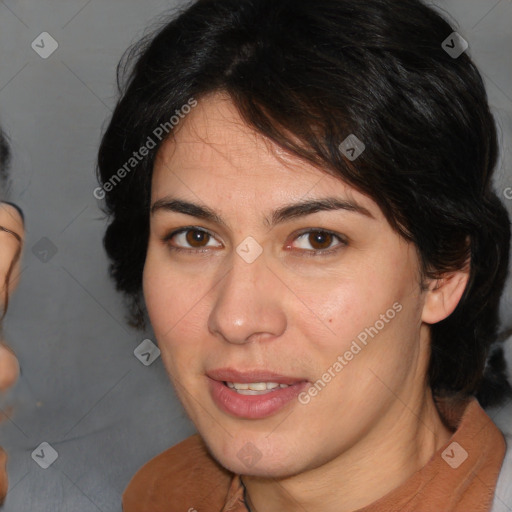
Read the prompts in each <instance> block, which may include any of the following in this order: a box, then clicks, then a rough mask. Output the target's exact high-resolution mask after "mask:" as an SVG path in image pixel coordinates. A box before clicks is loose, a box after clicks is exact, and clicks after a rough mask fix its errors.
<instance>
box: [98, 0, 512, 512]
mask: <svg viewBox="0 0 512 512" xmlns="http://www.w3.org/2000/svg"><path fill="white" fill-rule="evenodd" d="M457 53H458V55H456V54H457ZM128 57H129V59H128V62H125V65H124V66H123V65H122V66H121V67H120V70H122V69H124V70H128V71H129V75H128V79H127V80H125V82H124V86H123V87H122V89H121V98H120V101H119V103H118V105H117V107H116V109H115V111H114V113H113V116H112V119H111V120H110V124H109V126H108V128H107V130H106V132H105V134H104V137H103V140H102V144H101V148H100V151H99V175H100V181H101V187H99V189H98V193H100V194H101V195H102V196H104V197H105V201H106V209H107V212H108V213H109V214H110V215H111V219H110V224H109V226H108V229H107V232H106V235H105V240H104V241H105V247H106V249H107V252H108V254H109V256H110V258H111V261H112V265H111V274H112V276H113V278H114V279H115V281H116V283H117V286H118V289H119V290H121V291H123V292H125V293H126V294H127V295H128V296H129V297H130V298H131V300H132V302H131V304H132V323H133V324H134V325H137V326H142V325H143V324H144V320H145V312H146V309H147V314H148V317H149V320H150V322H151V325H152V328H153V330H154V332H155V336H156V339H157V340H158V344H159V347H160V350H161V354H162V358H163V361H164V364H165V366H166V369H167V371H168V374H169V377H170V379H171V380H172V382H173V384H174V385H175V389H176V392H177V394H178V397H179V398H180V400H181V402H182V404H183V406H184V408H185V410H186V411H187V413H188V415H189V417H190V418H191V420H192V421H193V422H194V424H195V426H196V427H197V430H198V434H197V435H195V436H192V437H190V438H188V439H186V440H185V441H183V442H182V443H180V444H179V445H177V446H176V447H174V448H171V449H169V450H167V451H166V452H164V453H163V454H161V455H159V456H158V457H156V458H155V459H153V460H152V461H150V462H149V463H148V464H146V465H145V466H144V467H143V468H142V469H141V470H140V471H139V472H138V473H137V475H135V477H134V478H133V480H132V481H131V482H130V484H129V486H128V487H127V489H126V490H125V493H124V495H123V507H124V511H125V512H135V511H137V512H141V511H152V512H160V511H178V510H189V512H190V511H193V510H198V511H201V510H206V511H221V510H222V511H228V510H229V511H237V512H240V511H251V510H252V511H253V512H256V511H264V512H274V511H292V510H321V511H323V512H330V511H337V512H343V511H347V512H348V511H354V510H360V511H363V510H364V511H365V512H368V511H377V510H379V511H391V510H393V511H394V510H415V511H419V510H421V511H440V510H443V511H445V510H450V511H455V510H456V511H468V510H472V511H488V510H490V509H491V506H492V503H493V496H494V493H495V488H496V482H497V479H498V476H499V473H500V468H501V466H502V462H503V460H504V456H505V451H506V443H505V439H504V437H503V435H502V433H501V432H500V431H499V429H498V428H497V427H496V426H495V425H494V424H493V423H492V421H491V420H490V418H489V417H488V416H487V414H486V413H485V412H484V410H483V409H482V407H485V406H487V405H491V404H498V403H501V402H502V400H504V399H505V398H506V397H507V395H510V391H511V390H510V385H509V383H508V382H507V380H506V374H505V369H504V367H503V365H504V362H503V355H502V352H501V349H500V348H499V346H497V345H496V344H495V343H494V344H493V342H495V340H496V334H497V333H496V331H497V325H498V316H497V309H498V304H499V297H500V294H501V291H502V288H503V285H504V281H505V277H506V269H507V262H508V250H509V243H510V227H509V219H508V215H507V212H506V210H505V209H504V207H503V205H502V204H501V203H500V201H499V200H498V198H497V197H496V195H495V194H494V192H493V191H492V188H491V177H492V172H493V169H494V166H495V163H496V156H497V144H496V131H495V125H494V121H493V118H492V115H491V113H490V111H489V107H488V103H487V98H486V93H485V89H484V86H483V83H482V80H481V77H480V74H479V73H478V71H477V70H476V68H475V66H474V64H473V63H472V61H471V60H470V57H469V56H468V54H467V52H466V51H465V47H464V42H463V39H461V37H460V36H458V35H456V34H454V33H453V29H452V28H451V27H450V26H449V25H448V23H447V22H446V21H445V20H444V19H443V18H442V17H440V15H439V14H437V13H436V12H435V11H434V10H433V9H432V8H430V7H427V6H425V5H423V4H422V3H420V2H418V1H409V2H402V1H399V0H370V1H367V2H357V1H355V0H318V1H316V2H311V1H309V0H293V1H291V0H272V1H270V0H242V1H240V0H210V1H208V0H202V1H197V2H195V3H193V4H192V5H190V7H189V8H187V9H186V10H184V11H183V12H182V13H181V14H180V15H179V16H178V17H176V18H175V19H174V20H171V21H170V22H169V23H167V24H166V25H165V26H164V27H163V28H161V29H159V31H158V32H157V33H156V34H153V35H151V36H149V37H148V38H146V39H145V40H144V41H143V42H142V43H141V44H140V45H138V46H136V47H135V49H134V50H133V51H131V52H130V53H128ZM120 78H122V77H120ZM484 369H485V375H484Z"/></svg>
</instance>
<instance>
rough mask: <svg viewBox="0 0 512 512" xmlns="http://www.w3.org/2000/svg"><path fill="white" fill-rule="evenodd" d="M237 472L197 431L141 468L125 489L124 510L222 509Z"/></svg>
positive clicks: (168, 511)
mask: <svg viewBox="0 0 512 512" xmlns="http://www.w3.org/2000/svg"><path fill="white" fill-rule="evenodd" d="M233 476H234V475H233V473H231V472H229V471H227V470H226V469H225V468H223V467H222V466H220V465H219V464H218V463H217V461H215V459H213V457H212V456H211V455H210V454H209V452H208V450H207V448H206V445H205V444H204V441H203V440H202V439H201V437H200V436H199V435H198V434H195V435H193V436H190V437H188V438H187V439H185V440H184V441H182V442H181V443H179V444H177V445H176V446H173V447H172V448H170V449H168V450H166V451H165V452H163V453H161V454H160V455H157V456H156V457H154V458H153V459H151V460H150V461H149V462H147V463H146V464H144V466H142V467H141V468H140V469H139V470H138V471H137V473H136V474H135V475H134V476H133V478H132V479H131V481H130V482H129V484H128V486H127V487H126V489H125V491H124V493H123V512H174V511H180V512H187V511H193V510H197V511H198V512H201V510H209V511H211V512H213V511H216V510H218V511H220V510H222V507H223V505H224V502H225V499H226V496H227V494H228V489H229V486H230V482H231V481H232V479H233Z"/></svg>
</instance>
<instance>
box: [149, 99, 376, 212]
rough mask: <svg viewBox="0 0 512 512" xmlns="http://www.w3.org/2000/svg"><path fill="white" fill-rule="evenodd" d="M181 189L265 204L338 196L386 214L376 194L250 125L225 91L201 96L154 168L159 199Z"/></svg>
mask: <svg viewBox="0 0 512 512" xmlns="http://www.w3.org/2000/svg"><path fill="white" fill-rule="evenodd" d="M180 192H183V193H184V194H185V195H187V196H189V197H193V196H196V198H197V197H199V198H200V199H201V198H207V197H209V196H211V195H212V194H217V195H219V194H220V195H222V196H223V197H224V198H235V197H236V198H238V199H239V200H241V201H246V200H247V201H249V200H251V201H253V200H256V201H258V203H259V204H260V206H261V207H263V205H264V204H265V203H266V202H269V203H272V204H275V203H276V202H284V201H285V200H290V199H296V200H298V199H302V198H306V197H322V196H327V195H330V196H332V195H338V196H340V197H341V198H346V199H352V200H354V201H357V203H359V204H361V205H362V206H364V207H365V208H367V209H368V210H369V211H371V212H372V213H373V214H375V216H376V217H378V216H380V209H379V208H378V206H377V205H376V203H375V202H374V201H373V200H372V199H371V198H369V197H367V196H365V195H363V194H361V193H360V192H359V191H357V190H356V189H354V188H353V187H351V186H349V185H348V184H347V183H345V182H344V181H342V180H341V179H340V178H338V177H335V176H332V175H331V174H328V173H327V172H326V171H323V170H321V169H318V168H316V167H314V166H313V165H312V164H309V163H307V162H305V161H303V160H301V159H300V158H298V157H297V156H295V155H290V154H289V153H287V152H285V151H284V150H282V149H281V148H280V147H279V146H277V145H276V144H275V143H273V142H272V141H270V140H269V139H268V138H266V137H264V136H263V135H262V134H260V133H258V132H256V131H255V130H254V129H253V128H252V127H249V126H248V125H247V124H246V123H245V122H244V121H243V120H242V119H241V117H240V115H239V113H238V110H237V109H236V107H235V105H234V104H233V102H232V101H231V99H230V98H229V96H227V95H226V94H224V93H215V94H212V95H210V96H207V97H205V98H204V99H202V100H200V101H199V102H198V105H197V106H196V107H195V108H194V109H193V110H192V111H191V112H190V113H189V114H187V116H186V117H185V119H182V120H181V121H180V124H179V125H178V126H177V127H175V129H174V130H173V137H169V138H168V139H167V140H166V141H165V142H164V143H163V144H162V146H161V147H160V150H159V152H158V155H157V158H156V160H155V166H154V171H153V184H152V196H153V200H155V198H158V197H160V196H162V195H164V194H170V193H173V194H175V193H180ZM156 196H158V197H156Z"/></svg>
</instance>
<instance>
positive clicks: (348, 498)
mask: <svg viewBox="0 0 512 512" xmlns="http://www.w3.org/2000/svg"><path fill="white" fill-rule="evenodd" d="M410 398H411V397H408V399H407V400H405V401H402V400H400V399H397V400H396V401H395V403H394V405H393V407H392V408H390V410H389V411H388V413H387V415H386V417H384V418H382V420H381V421H380V422H379V425H377V426H376V427H375V428H373V429H372V430H371V431H370V432H369V433H368V435H367V436H366V437H365V438H364V439H362V440H361V441H360V442H359V443H358V444H357V445H356V446H353V447H352V448H351V449H350V450H348V451H347V452H344V453H342V454H340V455H338V456H337V457H336V458H335V459H333V460H331V461H330V462H329V463H327V464H325V465H323V466H321V467H317V468H313V469H309V470H306V471H305V472H302V473H300V474H298V475H294V476H291V477H287V478H279V479H263V478H259V477H251V476H244V477H243V483H244V485H245V487H246V491H247V505H248V507H250V509H251V511H252V512H260V511H263V510H264V511H265V512H292V511H296V510H302V509H303V510H321V512H351V511H354V510H358V509H360V508H362V507H365V506H367V505H369V504H371V503H373V502H374V501H376V500H378V499H379V498H381V497H382V496H384V495H386V494H387V493H388V492H390V491H391V490H393V489H395V488H396V487H398V486H399V485H400V484H402V483H403V482H405V481H406V480H407V479H408V478H409V477H410V476H411V475H412V474H413V473H415V472H416V471H418V470H419V469H421V468H422V467H423V466H424V465H425V464H426V463H427V462H428V461H429V459H430V458H431V457H432V456H433V455H434V453H435V452H436V451H437V450H439V448H441V447H442V446H443V444H445V443H446V442H447V441H448V440H449V438H450V437H451V435H452V432H451V431H450V430H448V428H447V427H446V426H445V425H444V424H443V421H442V420H441V417H440V415H439V412H438V411H437V408H436V406H435V404H434V400H433V397H432V393H431V391H430V388H428V389H427V390H424V392H423V396H422V397H421V396H420V397H418V398H419V399H416V400H412V401H410V400H409V399H410ZM406 403H415V404H419V407H418V408H416V409H415V410H411V409H410V408H409V407H408V406H407V405H405V404H406ZM368 482H371V485H368ZM319 503H321V504H322V508H321V509H319V507H318V504H319Z"/></svg>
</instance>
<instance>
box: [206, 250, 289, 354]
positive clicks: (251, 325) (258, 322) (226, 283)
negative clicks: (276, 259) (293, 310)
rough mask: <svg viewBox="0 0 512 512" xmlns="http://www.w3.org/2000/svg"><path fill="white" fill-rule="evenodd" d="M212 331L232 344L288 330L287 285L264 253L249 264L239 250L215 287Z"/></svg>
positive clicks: (210, 319)
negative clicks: (229, 268) (269, 263)
mask: <svg viewBox="0 0 512 512" xmlns="http://www.w3.org/2000/svg"><path fill="white" fill-rule="evenodd" d="M215 290H216V293H217V295H216V297H215V301H214V303H213V307H212V310H211V312H210V315H209V319H208V329H209V331H210V332H211V333H212V334H214V335H216V336H221V337H222V338H223V339H224V340H225V341H227V342H228V343H236V344H244V343H250V342H251V341H254V340H256V339H261V338H273V337H277V336H280V335H282V334H283V333H284V331H285V330H286V325H287V320H286V312H285V310H284V303H285V299H286V296H285V293H286V291H287V288H286V287H285V286H284V285H283V284H282V282H281V281H280V279H279V278H278V277H277V275H276V273H275V272H273V271H272V270H271V269H270V268H269V267H268V266H267V263H266V258H265V256H264V254H262V255H260V256H259V257H258V258H257V259H256V260H255V261H253V262H252V263H247V262H246V261H245V260H244V259H242V258H241V257H240V256H239V255H238V254H237V253H234V255H233V264H232V268H231V270H230V271H229V272H228V273H227V275H226V276H225V277H224V278H223V279H222V280H221V282H220V283H219V285H218V286H217V287H216V288H215Z"/></svg>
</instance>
